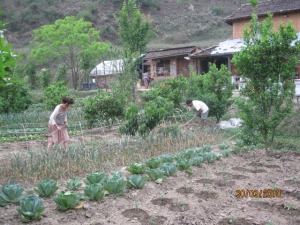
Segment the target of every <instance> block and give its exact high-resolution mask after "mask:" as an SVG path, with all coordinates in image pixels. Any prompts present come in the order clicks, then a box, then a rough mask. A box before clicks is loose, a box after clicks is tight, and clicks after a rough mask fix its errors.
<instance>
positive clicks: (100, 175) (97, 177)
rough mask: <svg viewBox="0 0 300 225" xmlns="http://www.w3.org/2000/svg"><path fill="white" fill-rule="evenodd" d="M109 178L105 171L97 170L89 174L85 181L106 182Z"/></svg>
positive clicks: (90, 182)
mask: <svg viewBox="0 0 300 225" xmlns="http://www.w3.org/2000/svg"><path fill="white" fill-rule="evenodd" d="M107 179H108V176H107V175H106V174H105V173H104V172H101V171H99V172H95V173H90V174H88V175H87V177H86V179H85V180H84V183H86V184H104V183H105V182H106V181H107Z"/></svg>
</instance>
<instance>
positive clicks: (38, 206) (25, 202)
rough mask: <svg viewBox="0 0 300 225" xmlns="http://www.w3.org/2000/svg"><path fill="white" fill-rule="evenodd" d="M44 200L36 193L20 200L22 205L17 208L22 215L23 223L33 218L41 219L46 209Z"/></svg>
mask: <svg viewBox="0 0 300 225" xmlns="http://www.w3.org/2000/svg"><path fill="white" fill-rule="evenodd" d="M43 204H44V201H43V199H41V198H37V197H36V196H34V195H29V196H27V197H25V198H23V199H22V200H21V201H20V207H18V208H17V211H18V213H19V214H20V215H21V220H22V222H23V223H28V222H31V221H33V220H40V219H41V218H42V212H43V211H44V210H45V207H44V206H43Z"/></svg>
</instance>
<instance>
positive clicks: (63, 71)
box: [56, 64, 67, 84]
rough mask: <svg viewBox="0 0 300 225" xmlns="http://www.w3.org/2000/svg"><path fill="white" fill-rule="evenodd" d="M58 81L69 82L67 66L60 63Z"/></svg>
mask: <svg viewBox="0 0 300 225" xmlns="http://www.w3.org/2000/svg"><path fill="white" fill-rule="evenodd" d="M56 82H64V83H65V84H67V66H66V64H60V65H59V66H58V69H57V74H56Z"/></svg>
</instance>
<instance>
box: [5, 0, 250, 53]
mask: <svg viewBox="0 0 300 225" xmlns="http://www.w3.org/2000/svg"><path fill="white" fill-rule="evenodd" d="M245 2H246V0H164V1H158V0H137V3H138V4H139V6H140V8H141V11H142V12H143V14H144V15H145V16H146V17H147V18H148V19H149V20H150V21H151V23H152V28H153V31H154V35H153V37H152V39H151V42H150V43H149V45H148V49H149V50H150V49H157V48H168V47H174V46H187V45H197V46H200V47H207V46H210V45H212V44H215V43H217V42H218V41H220V40H224V39H227V38H230V36H231V27H230V26H229V25H227V24H225V23H224V22H223V18H224V17H226V16H227V15H230V14H231V13H232V12H234V11H235V10H236V9H237V8H238V7H239V6H240V5H241V4H242V3H245ZM121 6H122V0H85V1H81V0H3V1H2V2H1V4H0V8H1V9H2V11H3V15H2V16H1V20H3V21H4V22H5V23H6V24H7V25H6V29H7V32H6V37H7V39H8V40H9V42H10V43H12V44H13V46H14V48H16V49H26V48H27V46H28V44H29V43H30V40H32V38H33V33H32V31H33V30H34V29H36V28H38V27H40V26H41V25H44V24H51V23H53V22H54V21H55V20H57V19H60V18H64V17H65V16H70V15H73V16H77V17H83V18H84V19H86V20H88V21H91V22H92V23H93V24H94V25H95V27H96V28H98V29H99V30H101V37H102V40H103V41H108V42H112V43H114V44H119V39H118V27H117V24H116V22H115V18H114V15H116V14H117V13H118V12H119V11H120V9H121Z"/></svg>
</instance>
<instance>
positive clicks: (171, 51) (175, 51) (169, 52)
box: [144, 46, 196, 59]
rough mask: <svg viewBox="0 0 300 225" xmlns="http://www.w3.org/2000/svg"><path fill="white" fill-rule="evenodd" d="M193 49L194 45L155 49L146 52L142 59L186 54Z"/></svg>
mask: <svg viewBox="0 0 300 225" xmlns="http://www.w3.org/2000/svg"><path fill="white" fill-rule="evenodd" d="M194 49H196V46H189V47H181V48H168V49H160V50H156V51H150V52H146V54H145V57H144V59H157V58H166V57H172V56H181V55H188V54H190V53H191V52H192V51H193V50H194Z"/></svg>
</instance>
